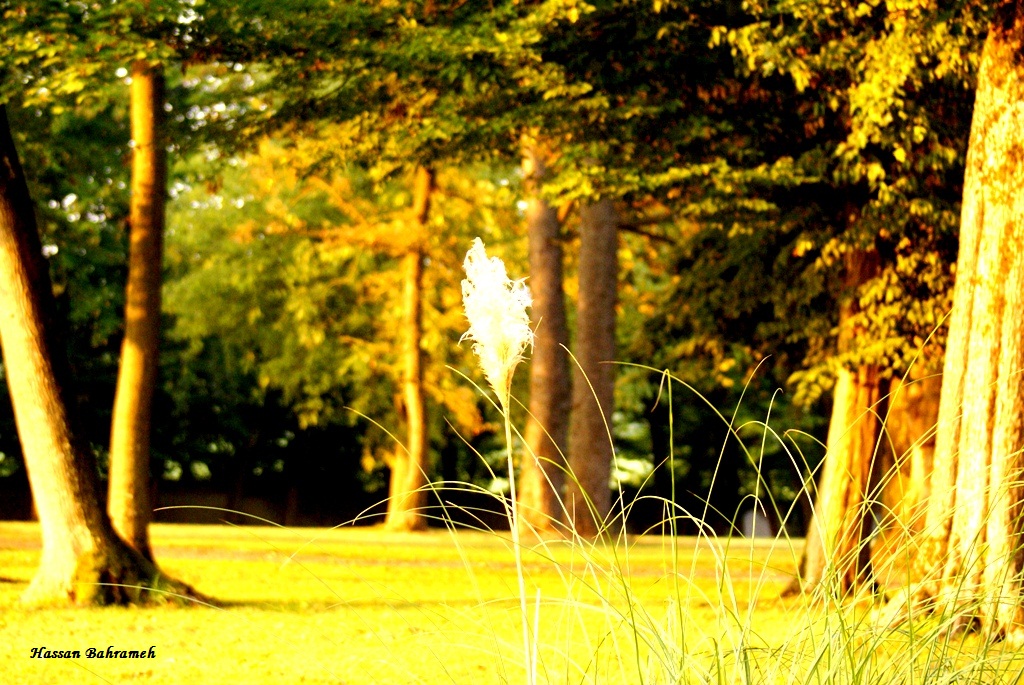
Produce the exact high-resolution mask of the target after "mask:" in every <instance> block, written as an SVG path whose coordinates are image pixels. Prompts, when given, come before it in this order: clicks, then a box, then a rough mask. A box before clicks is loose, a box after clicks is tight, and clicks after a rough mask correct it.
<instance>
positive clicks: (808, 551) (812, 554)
mask: <svg viewBox="0 0 1024 685" xmlns="http://www.w3.org/2000/svg"><path fill="white" fill-rule="evenodd" d="M876 269H877V258H876V256H875V255H874V254H873V253H865V252H855V253H853V254H852V255H850V256H849V257H848V259H847V264H846V271H847V273H846V285H847V287H848V289H849V290H850V291H851V294H850V296H849V297H850V299H849V300H848V301H847V302H846V303H844V304H843V306H842V309H841V312H840V337H839V350H840V351H841V352H845V351H850V350H851V349H852V345H854V344H855V341H856V339H857V333H856V331H854V330H852V328H851V327H850V326H849V325H848V321H849V319H850V317H852V316H853V315H854V314H856V311H857V304H856V289H857V288H858V287H859V286H860V285H861V284H863V283H865V282H866V281H867V280H868V279H869V278H871V276H872V275H873V274H874V272H875V271H876ZM884 404H885V396H884V395H883V393H882V391H881V382H880V378H879V369H878V367H877V366H873V365H864V366H861V367H859V368H857V369H856V370H851V369H847V368H840V369H839V371H838V373H837V376H836V386H835V401H834V403H833V405H832V418H831V420H830V422H829V428H828V438H827V439H826V444H825V462H824V464H823V466H822V473H821V479H820V482H819V485H818V492H817V499H816V501H815V504H814V515H813V516H812V518H811V522H810V525H809V526H808V528H807V538H806V542H805V545H804V553H803V559H802V560H801V564H800V567H801V573H800V577H799V578H797V579H796V581H794V583H793V584H792V585H791V586H790V587H789V588H788V589H787V592H795V591H800V590H803V591H805V592H806V591H810V590H813V589H815V588H817V587H818V586H820V585H823V584H824V585H826V586H827V588H828V589H829V591H831V592H834V593H835V594H836V595H837V596H840V597H842V596H845V595H846V594H847V593H848V592H849V591H850V590H852V589H854V588H855V587H857V586H858V585H861V584H863V583H865V582H869V581H870V580H871V563H870V560H871V556H870V548H869V545H868V542H867V533H868V532H870V521H871V517H870V515H869V514H870V508H871V505H872V502H871V501H870V499H869V495H870V493H871V488H872V487H873V486H874V483H873V482H872V481H873V480H874V479H873V478H872V472H873V471H875V469H874V462H875V456H876V452H877V448H878V446H879V437H880V431H881V417H883V416H885V406H884Z"/></svg>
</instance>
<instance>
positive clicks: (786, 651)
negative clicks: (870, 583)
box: [0, 523, 1019, 685]
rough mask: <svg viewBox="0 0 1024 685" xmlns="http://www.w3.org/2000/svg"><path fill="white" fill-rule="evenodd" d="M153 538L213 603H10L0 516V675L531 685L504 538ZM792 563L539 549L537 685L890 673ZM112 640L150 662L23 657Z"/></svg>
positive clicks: (739, 549) (168, 528) (233, 533)
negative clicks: (797, 580)
mask: <svg viewBox="0 0 1024 685" xmlns="http://www.w3.org/2000/svg"><path fill="white" fill-rule="evenodd" d="M152 540H153V544H154V550H155V553H156V556H157V559H158V560H159V562H160V563H161V565H162V566H163V567H164V568H165V569H166V570H167V571H168V572H169V573H171V574H173V575H174V576H176V577H178V578H180V579H182V580H184V581H186V582H188V583H190V584H192V585H194V586H195V587H196V588H197V589H199V590H200V591H202V592H203V593H206V594H208V595H211V596H213V597H215V598H217V599H218V600H219V603H220V606H218V607H203V606H197V607H193V608H179V607H167V608H159V607H158V608H105V609H61V610H29V609H24V608H21V607H20V606H19V605H18V603H17V598H18V595H19V593H20V592H21V591H22V590H23V589H24V588H25V586H26V584H27V582H28V580H29V579H30V578H31V575H32V573H33V570H34V568H35V564H36V563H37V560H38V554H39V551H38V528H37V527H36V525H35V524H30V523H0V579H2V580H0V645H2V647H0V673H2V674H3V678H2V680H3V682H5V683H11V684H12V685H20V684H21V683H25V684H26V685H27V684H28V683H32V684H37V683H38V684H43V683H55V684H58V683H59V684H61V685H63V684H65V683H122V682H131V683H143V684H148V683H152V684H154V685H155V684H157V683H159V684H160V685H173V684H175V683H188V684H189V685H194V683H196V682H204V683H210V684H218V683H247V684H260V683H353V684H361V683H396V684H399V683H401V684H402V685H407V684H409V683H503V682H510V683H524V682H526V678H525V674H524V670H523V663H524V649H523V645H522V636H521V623H520V621H521V616H522V614H521V611H520V604H519V600H518V594H517V593H518V590H517V581H516V575H515V564H514V559H513V555H512V552H511V549H510V547H509V542H508V540H507V539H506V537H504V536H502V535H501V534H494V533H486V532H479V531H465V532H459V533H457V534H455V533H451V532H448V531H444V530H436V531H430V532H428V533H423V534H400V533H390V532H386V531H382V530H379V529H372V528H343V529H337V530H323V529H279V528H268V527H260V528H256V527H232V526H188V525H159V524H158V525H154V526H153V528H152ZM798 558H799V548H798V545H793V544H790V543H789V542H788V541H782V540H780V541H774V540H767V541H764V540H760V541H755V542H751V541H748V540H733V541H728V540H721V541H710V542H709V541H706V540H705V541H698V540H696V539H694V538H680V539H676V540H673V539H671V538H662V537H644V538H638V539H630V540H628V541H622V540H620V541H618V542H617V543H615V544H601V545H598V546H586V545H582V544H576V545H569V544H567V543H564V542H558V543H547V544H545V545H540V546H537V547H534V548H532V549H531V550H529V551H527V552H526V553H525V562H526V563H525V581H526V588H527V595H528V599H529V605H530V607H529V615H530V622H531V624H533V625H539V626H540V631H539V638H538V640H537V642H538V647H537V654H538V657H537V660H536V661H537V663H538V667H537V671H538V681H539V682H541V683H640V682H644V683H648V682H650V683H659V682H671V680H670V679H671V678H675V677H679V676H683V675H685V676H686V678H687V681H686V682H705V681H707V680H716V681H717V680H718V677H719V676H722V678H723V680H722V682H740V681H752V682H778V681H786V680H789V679H790V678H791V677H792V670H793V668H794V667H795V666H800V667H801V668H803V664H805V662H806V663H807V664H811V665H810V666H808V668H812V669H817V671H816V673H819V674H823V675H830V677H829V682H839V681H842V680H848V679H839V680H836V679H834V678H832V677H831V675H835V673H838V672H840V671H842V670H843V669H845V668H847V667H849V670H850V671H854V670H856V668H857V666H858V664H860V665H862V666H863V667H864V673H865V674H868V675H865V676H864V677H869V674H870V672H872V671H877V672H879V673H885V672H886V669H887V668H890V669H891V666H888V665H887V664H888V663H889V662H887V661H885V658H884V652H886V651H887V650H886V648H885V647H884V644H885V643H884V642H882V641H879V642H878V645H882V647H879V648H876V647H878V645H876V646H875V647H872V648H871V650H870V653H871V654H875V653H881V654H883V656H882V657H869V656H865V655H866V654H868V652H865V651H864V650H863V649H861V648H860V647H858V648H857V649H860V651H859V652H857V651H856V650H849V649H847V650H845V651H844V650H842V649H831V648H829V641H828V640H822V637H823V636H833V637H834V636H835V635H836V634H840V635H848V634H857V635H859V634H860V633H861V632H863V631H860V632H858V631H859V628H858V629H855V630H851V625H852V624H850V623H849V622H847V621H846V620H845V619H837V618H836V616H837V614H836V613H835V612H834V611H831V610H829V609H828V607H825V608H822V607H820V606H819V607H817V608H815V607H812V606H811V605H809V604H808V603H807V602H806V601H804V600H803V599H800V598H797V599H794V600H780V599H777V596H778V593H779V590H780V589H781V588H782V587H783V586H784V585H785V584H786V583H787V582H788V581H789V580H790V578H791V574H792V572H793V569H794V568H795V565H796V562H797V560H798ZM723 559H727V560H728V561H727V562H726V563H723ZM538 599H539V605H538V604H537V603H536V602H537V600H538ZM852 627H853V628H857V626H856V625H852ZM830 639H832V638H830ZM851 640H853V638H851ZM856 640H860V638H856ZM856 640H854V641H856ZM861 642H863V641H862V640H860V642H857V644H861ZM851 644H853V642H851ZM822 645H824V647H823V646H822ZM108 646H114V647H115V648H116V649H139V650H143V649H145V650H148V649H149V648H150V647H151V646H152V647H154V652H155V655H156V657H155V658H153V659H135V660H132V659H89V658H84V657H83V658H78V659H40V658H31V650H32V648H33V647H45V648H47V649H50V650H75V649H77V650H80V651H81V652H82V653H83V655H84V653H85V650H87V649H88V648H90V647H93V648H97V649H99V650H101V651H103V650H106V649H107V647H108ZM904 647H905V645H904ZM900 649H903V647H901V648H900ZM970 649H981V651H980V652H979V653H980V654H981V656H982V657H983V658H985V659H987V660H988V661H989V662H993V663H995V662H996V661H998V664H1004V662H1005V664H1009V665H1003V666H1000V667H999V668H995V667H988V668H987V670H986V673H995V674H996V677H995V680H997V681H1001V680H1002V678H1003V676H1004V675H1006V676H1007V677H1009V674H1011V673H1014V672H1015V673H1019V664H1016V665H1014V662H1012V660H1011V661H1007V659H1010V657H1008V656H1007V657H1005V658H1004V657H1003V656H1002V655H1001V653H1000V652H998V650H994V649H993V648H991V647H987V648H978V647H971V648H970ZM897 651H898V650H897ZM912 651H913V650H912ZM924 651H927V650H924ZM962 651H963V650H962V649H961V650H960V651H954V652H953V653H952V658H950V650H949V649H945V650H943V649H935V646H934V645H932V647H931V649H930V652H929V653H931V654H932V655H931V656H927V655H925V656H924V657H922V658H924V659H925V660H926V663H924V665H923V666H922V667H923V668H926V669H927V668H931V666H929V664H933V663H934V664H936V665H941V663H946V662H949V663H950V664H953V666H955V662H956V661H957V659H961V652H962ZM854 652H856V654H861V656H849V655H850V654H853V653H854ZM908 653H909V652H908ZM922 653H923V652H922ZM779 655H783V656H784V658H778V657H779ZM996 657H998V659H996ZM851 659H854V660H859V661H851ZM900 661H901V662H902V663H903V664H906V663H907V662H908V657H907V656H902V657H900ZM909 661H911V662H912V661H913V659H912V658H910V659H909ZM940 662H941V663H940ZM844 664H845V665H844ZM1000 669H1002V670H1000ZM1013 669H1017V670H1016V671H1014V670H1013ZM933 670H934V669H933ZM833 671H834V672H833ZM852 682H855V681H852ZM865 682H869V681H865ZM1006 682H1012V680H1006Z"/></svg>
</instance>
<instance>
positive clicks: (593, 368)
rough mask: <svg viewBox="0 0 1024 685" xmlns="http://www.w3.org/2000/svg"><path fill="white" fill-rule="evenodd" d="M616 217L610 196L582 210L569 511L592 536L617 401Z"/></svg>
mask: <svg viewBox="0 0 1024 685" xmlns="http://www.w3.org/2000/svg"><path fill="white" fill-rule="evenodd" d="M617 232H618V217H617V216H616V212H615V208H614V206H613V205H612V202H611V201H610V200H601V201H599V202H597V203H595V204H593V205H589V206H585V207H583V208H582V209H581V210H580V264H579V302H578V315H577V323H576V362H577V364H578V366H577V367H576V368H575V369H574V373H573V389H572V419H571V422H570V427H569V470H570V473H569V475H568V480H567V485H566V509H567V513H568V517H569V522H570V524H571V525H572V528H573V530H574V531H575V532H576V533H577V534H579V535H581V536H583V537H594V536H596V535H598V534H600V533H601V532H603V531H604V530H605V528H606V523H607V516H608V512H609V511H610V509H611V489H610V486H609V480H610V478H611V464H612V458H613V450H612V439H611V418H612V409H613V406H614V400H615V367H614V366H613V365H612V361H613V359H614V357H615V304H616V287H617V280H618V254H617V249H618V240H617Z"/></svg>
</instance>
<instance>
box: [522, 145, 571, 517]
mask: <svg viewBox="0 0 1024 685" xmlns="http://www.w3.org/2000/svg"><path fill="white" fill-rule="evenodd" d="M543 157H544V153H543V152H542V151H540V150H539V148H538V147H536V146H535V145H530V144H527V145H526V146H524V159H523V176H524V178H525V179H526V190H527V207H526V231H527V235H528V237H529V243H530V292H531V294H532V295H533V307H531V310H530V323H531V326H532V327H533V329H534V331H535V338H534V343H533V355H532V360H531V363H530V407H529V409H530V416H529V418H528V419H527V422H526V430H525V432H524V438H525V440H526V455H525V456H524V457H523V459H522V465H521V467H520V472H519V487H518V488H517V493H518V498H519V524H520V527H521V528H523V529H524V530H531V531H533V532H535V533H537V534H538V535H541V536H544V535H549V534H553V533H556V532H558V531H559V530H560V529H561V525H560V524H561V523H562V519H563V516H562V499H561V491H562V487H563V485H564V482H565V471H566V462H565V455H566V453H567V448H568V442H569V414H570V409H571V407H572V383H571V377H570V375H569V354H568V352H567V348H568V345H569V331H568V324H567V323H566V316H565V292H564V290H563V288H562V280H563V274H562V258H563V255H562V243H561V239H560V236H559V222H558V213H557V212H556V211H555V209H554V208H553V207H551V206H550V205H548V203H547V202H545V201H544V199H543V198H541V196H540V181H541V179H542V178H543V176H544V173H545V170H544V159H543Z"/></svg>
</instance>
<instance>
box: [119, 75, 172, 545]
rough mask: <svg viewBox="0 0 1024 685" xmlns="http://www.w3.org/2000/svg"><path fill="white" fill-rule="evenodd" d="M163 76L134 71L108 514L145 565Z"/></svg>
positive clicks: (163, 192) (163, 163) (163, 154)
mask: <svg viewBox="0 0 1024 685" xmlns="http://www.w3.org/2000/svg"><path fill="white" fill-rule="evenodd" d="M163 107H164V77H163V73H162V71H161V67H160V66H159V65H152V64H147V63H144V62H136V63H135V65H134V67H133V69H132V85H131V121H132V140H133V142H134V147H133V148H132V192H131V207H130V210H129V233H128V235H129V249H128V286H127V290H126V294H125V328H124V342H123V343H122V345H121V364H120V366H119V368H118V374H117V393H116V395H115V396H114V414H113V422H112V426H111V435H110V485H109V504H108V507H109V510H110V518H111V521H112V522H113V524H114V529H115V530H116V531H117V532H118V534H119V535H120V536H121V537H122V538H124V540H125V541H126V542H127V543H128V544H129V545H131V546H132V547H134V548H135V549H136V550H138V552H139V553H140V554H142V555H143V556H144V557H146V558H147V559H152V558H153V552H152V550H151V549H150V546H149V532H148V531H149V521H150V518H151V515H152V514H151V509H152V505H151V504H150V497H149V491H150V473H149V441H150V423H151V421H150V417H151V414H152V405H153V392H154V390H155V389H156V382H157V366H158V355H159V344H160V286H161V266H162V256H163V233H164V207H165V204H166V197H167V147H166V142H165V140H164V138H165V136H164V131H163V123H162V122H163Z"/></svg>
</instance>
